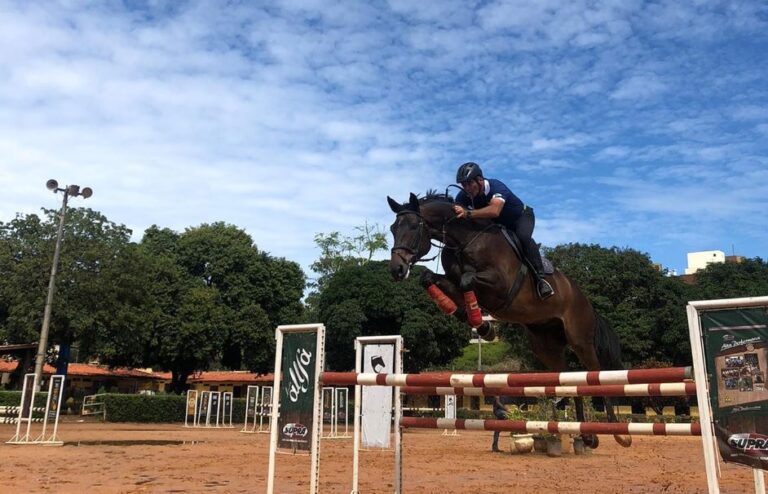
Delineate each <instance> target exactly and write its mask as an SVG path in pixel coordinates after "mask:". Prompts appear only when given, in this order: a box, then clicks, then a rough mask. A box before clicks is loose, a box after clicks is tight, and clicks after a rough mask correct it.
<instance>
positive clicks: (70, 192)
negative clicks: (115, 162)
mask: <svg viewBox="0 0 768 494" xmlns="http://www.w3.org/2000/svg"><path fill="white" fill-rule="evenodd" d="M45 186H46V187H48V190H50V191H52V192H53V193H54V194H55V193H56V192H64V200H63V201H62V203H61V211H60V212H59V229H58V231H57V232H56V247H55V248H54V250H53V266H52V267H51V279H50V280H49V281H48V297H47V298H46V299H45V312H44V313H43V327H42V329H41V330H40V342H39V343H38V345H37V355H36V356H35V382H36V383H37V386H38V388H39V387H40V381H41V378H42V376H43V364H44V363H45V351H46V348H47V346H48V326H50V324H51V307H52V306H53V291H54V288H55V287H56V271H57V269H58V266H59V253H60V251H61V237H62V236H63V235H62V234H63V233H64V216H65V215H66V213H67V200H68V199H69V197H70V196H72V197H77V196H82V197H83V199H88V198H89V197H91V196H92V195H93V190H91V188H90V187H84V188H83V190H80V186H79V185H68V186H66V187H64V188H63V189H61V188H59V182H57V181H56V180H53V179H51V180H48V182H46V183H45Z"/></svg>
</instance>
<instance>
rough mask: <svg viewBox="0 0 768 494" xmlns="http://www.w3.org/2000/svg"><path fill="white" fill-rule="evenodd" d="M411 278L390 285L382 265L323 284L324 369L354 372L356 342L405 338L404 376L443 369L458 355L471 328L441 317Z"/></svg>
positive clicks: (348, 271) (345, 272) (341, 273)
mask: <svg viewBox="0 0 768 494" xmlns="http://www.w3.org/2000/svg"><path fill="white" fill-rule="evenodd" d="M422 269H423V268H420V267H418V266H416V267H415V268H414V270H413V273H412V276H411V277H410V278H409V279H407V280H405V281H403V282H399V283H396V282H394V281H392V279H391V277H390V275H389V270H388V268H387V262H386V261H371V262H368V263H365V264H363V265H360V266H354V265H353V266H347V267H343V268H341V269H339V270H338V271H336V272H335V273H334V274H333V275H332V276H330V277H329V278H328V280H327V284H326V285H325V288H324V289H323V290H322V292H321V293H320V295H319V300H318V305H319V314H320V319H321V321H322V322H323V324H325V326H326V334H327V342H326V366H327V367H328V368H329V369H332V370H340V371H347V370H350V369H353V368H354V353H355V352H354V340H355V338H356V337H357V336H379V335H397V334H400V335H402V336H403V340H404V344H405V347H406V348H407V350H408V351H407V352H406V354H405V355H404V358H403V362H404V365H405V368H406V370H407V372H416V371H419V370H421V369H423V368H426V367H430V366H440V365H445V364H446V363H448V362H450V361H451V360H452V359H453V358H455V357H456V356H458V355H461V350H462V348H463V347H464V346H465V345H466V344H467V342H468V341H469V338H470V336H471V332H470V330H469V328H467V327H466V326H465V325H462V324H460V323H459V322H457V321H456V320H455V319H454V318H452V317H448V316H445V315H444V314H443V313H442V312H440V310H439V309H438V308H437V307H436V306H435V304H434V303H433V302H432V300H431V299H430V298H429V297H428V296H427V294H426V293H425V291H424V289H423V288H422V287H421V286H420V285H419V283H418V275H419V272H420V271H421V270H422Z"/></svg>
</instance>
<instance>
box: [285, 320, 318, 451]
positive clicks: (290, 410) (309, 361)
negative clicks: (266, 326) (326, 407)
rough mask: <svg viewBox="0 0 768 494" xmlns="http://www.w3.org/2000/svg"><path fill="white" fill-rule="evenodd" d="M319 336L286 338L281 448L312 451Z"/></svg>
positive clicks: (294, 334) (303, 334)
mask: <svg viewBox="0 0 768 494" xmlns="http://www.w3.org/2000/svg"><path fill="white" fill-rule="evenodd" d="M316 347H317V334H316V333H285V334H284V335H283V360H282V377H281V380H280V417H279V419H278V430H279V437H278V447H280V448H292V449H302V450H307V451H309V450H310V448H311V446H312V444H311V441H312V426H313V425H312V419H313V408H314V396H315V366H316V362H317V348H316Z"/></svg>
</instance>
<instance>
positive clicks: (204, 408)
mask: <svg viewBox="0 0 768 494" xmlns="http://www.w3.org/2000/svg"><path fill="white" fill-rule="evenodd" d="M210 399H211V392H210V391H203V392H202V393H200V416H201V417H202V416H203V415H205V417H206V421H207V419H208V416H209V413H208V402H209V400H210Z"/></svg>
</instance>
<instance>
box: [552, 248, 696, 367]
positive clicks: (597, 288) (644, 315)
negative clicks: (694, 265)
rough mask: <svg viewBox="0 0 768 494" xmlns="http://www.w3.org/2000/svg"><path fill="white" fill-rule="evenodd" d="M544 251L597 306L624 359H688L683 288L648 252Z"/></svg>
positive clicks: (678, 362) (679, 361)
mask: <svg viewBox="0 0 768 494" xmlns="http://www.w3.org/2000/svg"><path fill="white" fill-rule="evenodd" d="M547 256H548V257H549V258H550V259H551V260H552V261H553V262H554V264H555V265H556V266H557V267H558V268H559V269H560V270H562V271H563V272H564V273H566V274H567V275H568V276H569V277H570V278H571V279H572V280H574V281H576V283H577V284H578V285H579V286H580V287H581V289H582V290H583V291H584V293H585V294H586V295H587V297H588V298H589V299H590V301H591V302H592V305H593V306H594V307H595V309H596V311H597V312H598V313H599V314H602V315H603V316H604V317H605V318H606V319H607V320H608V321H609V322H610V323H611V324H612V325H613V327H614V329H615V330H616V332H617V333H618V335H619V338H620V340H621V344H622V353H623V360H624V362H625V364H628V365H630V366H641V365H642V362H643V361H646V360H649V359H652V360H657V361H668V362H671V363H673V364H675V365H683V364H686V363H690V346H689V343H688V329H687V323H686V316H685V305H686V301H687V300H688V296H687V294H688V291H687V288H686V287H685V286H684V285H683V284H682V283H681V282H680V281H679V280H677V279H674V278H669V277H666V276H664V274H663V273H661V272H659V271H658V270H657V269H656V268H655V267H654V266H653V264H652V263H651V261H650V258H649V257H648V255H647V254H644V253H641V252H638V251H636V250H633V249H628V248H627V249H620V248H618V247H612V248H604V247H600V246H599V245H584V244H567V245H561V246H558V247H556V248H554V249H548V250H547Z"/></svg>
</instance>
